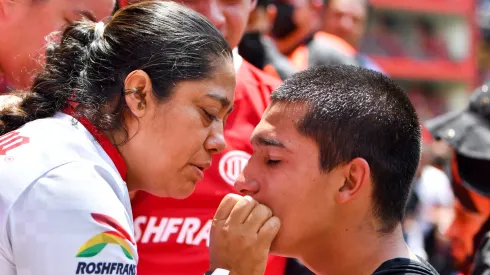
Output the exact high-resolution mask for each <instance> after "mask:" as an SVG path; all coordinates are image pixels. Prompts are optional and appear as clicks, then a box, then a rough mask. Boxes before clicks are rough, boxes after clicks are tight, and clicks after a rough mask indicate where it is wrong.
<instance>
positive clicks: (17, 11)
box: [0, 0, 115, 94]
mask: <svg viewBox="0 0 490 275" xmlns="http://www.w3.org/2000/svg"><path fill="white" fill-rule="evenodd" d="M114 4H115V0H76V1H75V0H44V1H38V0H37V1H33V0H0V33H1V34H2V35H0V94H2V93H4V92H6V91H8V90H10V89H11V88H15V89H24V88H26V87H28V86H29V85H30V84H31V81H32V78H33V76H34V75H35V73H36V72H37V70H38V69H39V68H40V66H41V65H42V64H43V63H44V62H43V54H44V51H45V50H46V49H45V48H44V46H45V44H46V37H47V36H48V35H49V34H50V33H51V32H54V31H59V30H61V29H62V28H63V26H65V25H66V24H67V23H68V22H71V21H75V20H78V19H80V18H81V17H82V16H87V15H90V16H89V17H93V18H95V19H96V20H102V19H104V18H105V17H107V16H110V15H111V12H112V10H113V9H114Z"/></svg>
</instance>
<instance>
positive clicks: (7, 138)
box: [0, 132, 29, 160]
mask: <svg viewBox="0 0 490 275" xmlns="http://www.w3.org/2000/svg"><path fill="white" fill-rule="evenodd" d="M27 143H29V138H28V137H23V136H21V135H20V134H19V132H10V133H7V134H5V135H3V136H1V137H0V156H5V155H7V152H9V151H11V150H13V149H15V148H17V147H19V146H21V145H23V144H27ZM8 159H9V158H7V159H6V160H8Z"/></svg>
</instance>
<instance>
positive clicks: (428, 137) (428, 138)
mask: <svg viewBox="0 0 490 275" xmlns="http://www.w3.org/2000/svg"><path fill="white" fill-rule="evenodd" d="M433 142H434V138H433V137H432V134H431V133H430V132H429V130H427V128H425V126H424V125H422V143H424V144H431V143H433Z"/></svg>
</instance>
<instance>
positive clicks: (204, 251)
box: [119, 0, 286, 275]
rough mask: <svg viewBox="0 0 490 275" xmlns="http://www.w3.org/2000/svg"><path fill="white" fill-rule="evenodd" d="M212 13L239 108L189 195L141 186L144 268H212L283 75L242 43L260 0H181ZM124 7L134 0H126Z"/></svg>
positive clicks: (272, 272) (277, 264) (136, 205)
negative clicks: (237, 185) (257, 63)
mask: <svg viewBox="0 0 490 275" xmlns="http://www.w3.org/2000/svg"><path fill="white" fill-rule="evenodd" d="M176 2H179V3H181V4H184V5H185V6H187V7H189V8H191V9H193V10H195V11H197V12H199V13H201V14H203V15H204V16H206V17H207V18H208V19H209V20H210V21H211V22H212V23H213V24H214V25H215V26H216V27H217V28H218V30H220V32H221V34H222V35H223V36H224V37H225V38H226V40H227V41H228V43H229V45H230V47H231V48H233V49H234V62H235V70H236V72H237V84H236V89H235V101H234V111H233V112H232V113H231V114H230V115H229V117H228V119H227V123H226V126H225V130H224V135H225V139H226V143H227V145H226V149H225V150H224V152H223V153H220V154H216V155H215V156H213V160H212V162H213V165H212V166H211V167H210V168H209V169H208V170H206V171H205V177H204V180H203V181H202V182H201V183H199V184H198V185H197V186H196V189H195V191H194V193H193V194H192V195H191V196H189V197H188V198H186V199H185V200H176V199H168V198H158V197H155V196H152V195H150V194H148V193H145V192H138V193H136V194H135V195H134V197H133V199H132V207H133V218H134V227H135V236H136V241H137V246H138V253H139V255H140V260H139V263H138V274H140V275H148V274H154V270H155V269H157V270H165V274H202V273H204V272H205V271H206V270H208V268H209V248H208V246H209V232H210V229H211V225H212V219H213V216H214V214H215V212H216V209H217V208H218V206H219V204H220V202H221V200H222V199H223V197H224V196H225V195H226V194H228V193H236V190H235V189H234V188H233V184H234V182H235V180H236V179H237V177H238V176H239V175H240V173H241V170H242V169H243V167H244V166H245V165H246V164H247V162H248V159H249V158H250V155H251V154H252V151H253V148H252V145H251V144H250V141H249V137H250V135H251V133H252V131H253V129H254V127H255V126H256V125H257V124H258V123H259V121H260V118H261V116H262V113H263V112H264V110H265V109H266V107H267V105H268V104H269V102H270V94H271V92H272V90H273V89H274V88H275V87H277V86H278V85H279V84H280V80H277V79H275V78H273V77H271V76H269V75H267V74H265V73H264V72H262V71H260V70H259V69H257V68H255V67H254V66H252V65H251V64H250V63H248V62H247V61H245V60H243V58H242V57H241V56H240V55H239V54H238V52H237V49H236V47H237V46H238V43H239V42H240V39H241V38H242V35H243V33H244V31H245V28H246V25H247V22H248V17H249V14H250V12H251V11H252V10H253V9H254V8H255V5H256V4H257V1H256V0H231V1H230V0H199V1H195V0H178V1H176ZM119 4H120V6H121V7H124V6H125V5H127V4H128V3H127V2H126V1H121V2H120V3H119ZM285 265H286V259H285V258H279V257H270V260H269V263H268V267H267V271H266V274H269V275H276V274H281V275H282V274H283V273H284V269H285Z"/></svg>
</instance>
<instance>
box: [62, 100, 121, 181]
mask: <svg viewBox="0 0 490 275" xmlns="http://www.w3.org/2000/svg"><path fill="white" fill-rule="evenodd" d="M63 112H64V113H65V114H67V115H70V116H72V117H74V118H76V119H77V120H78V122H80V123H81V124H82V125H83V127H85V129H87V130H88V131H89V132H90V134H92V136H93V137H94V138H95V140H97V142H98V143H99V144H100V146H101V147H102V149H104V151H105V152H106V154H107V155H108V156H109V157H110V158H111V160H112V162H114V165H115V166H116V169H117V171H118V172H119V174H120V175H121V177H122V179H123V180H124V181H126V163H125V162H124V159H123V157H122V156H121V154H119V151H117V149H116V147H114V145H113V144H112V143H111V141H110V140H109V139H108V138H107V137H106V136H105V135H104V134H103V133H102V132H101V131H99V129H97V128H96V127H95V125H93V124H92V122H90V121H89V120H88V119H87V118H85V117H80V116H79V115H78V114H77V113H76V112H75V110H74V109H73V108H72V107H71V106H69V107H67V108H65V110H64V111H63Z"/></svg>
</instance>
